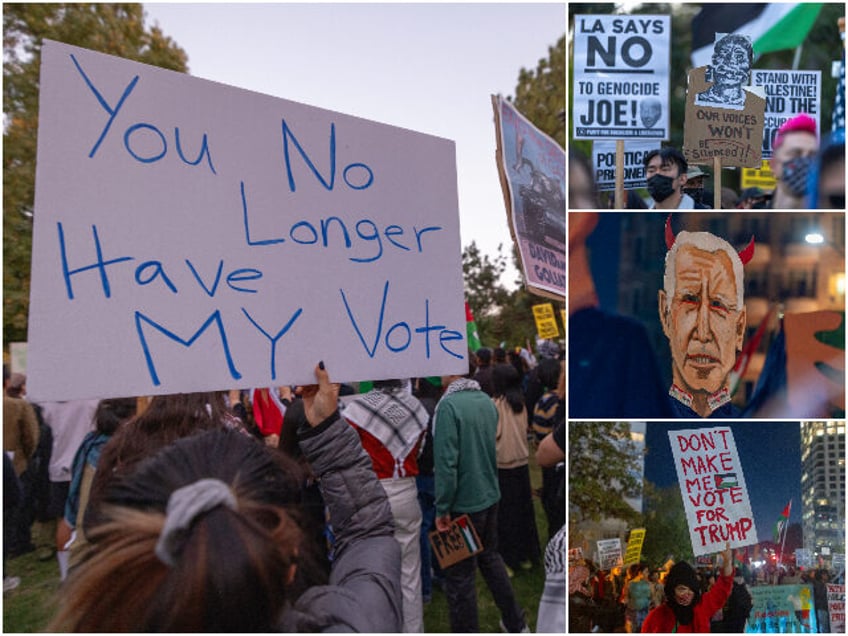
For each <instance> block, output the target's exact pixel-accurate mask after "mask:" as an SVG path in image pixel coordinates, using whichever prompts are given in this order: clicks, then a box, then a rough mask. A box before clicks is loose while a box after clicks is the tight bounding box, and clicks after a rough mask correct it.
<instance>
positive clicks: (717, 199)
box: [713, 156, 721, 210]
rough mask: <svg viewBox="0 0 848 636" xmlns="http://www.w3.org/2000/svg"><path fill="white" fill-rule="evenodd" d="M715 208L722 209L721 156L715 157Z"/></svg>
mask: <svg viewBox="0 0 848 636" xmlns="http://www.w3.org/2000/svg"><path fill="white" fill-rule="evenodd" d="M713 210H721V157H719V156H715V157H713Z"/></svg>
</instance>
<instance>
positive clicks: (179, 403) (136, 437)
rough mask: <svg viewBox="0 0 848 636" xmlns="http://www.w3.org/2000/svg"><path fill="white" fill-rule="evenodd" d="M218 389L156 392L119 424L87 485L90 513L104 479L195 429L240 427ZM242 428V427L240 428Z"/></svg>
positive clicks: (130, 467) (121, 471)
mask: <svg viewBox="0 0 848 636" xmlns="http://www.w3.org/2000/svg"><path fill="white" fill-rule="evenodd" d="M239 422H240V421H239V420H238V418H236V417H235V416H234V415H232V414H230V412H229V409H228V408H227V405H226V403H225V402H224V396H223V394H222V393H221V392H218V391H213V392H209V393H175V394H172V395H157V396H155V397H153V398H152V399H151V400H150V403H149V404H148V405H147V408H146V409H144V411H143V412H141V413H139V414H138V415H137V416H136V417H134V418H132V419H131V420H129V421H128V422H126V423H125V424H124V425H123V426H121V427H119V428H118V430H117V431H115V434H114V435H113V436H112V438H111V439H110V440H109V441H108V443H107V444H106V445H105V446H104V447H103V452H102V454H101V457H100V461H99V464H98V465H99V467H100V470H98V471H97V472H96V473H95V475H94V482H93V483H92V486H91V498H90V506H91V517H90V519H92V520H93V519H94V515H95V514H96V507H97V502H98V500H99V498H100V494H101V492H102V491H103V488H104V487H105V485H106V483H107V482H108V481H109V480H111V479H114V478H116V477H119V476H121V475H123V474H126V473H128V472H130V471H132V469H133V468H134V467H135V466H136V464H138V462H140V461H141V460H143V459H145V458H147V457H149V456H151V455H153V454H154V453H156V452H157V451H159V450H160V449H162V448H164V447H165V446H167V445H168V444H171V443H172V442H175V441H177V440H178V439H182V438H183V437H187V436H188V435H192V434H194V433H197V432H199V431H205V430H209V429H219V428H228V427H230V428H233V427H238V428H240V424H239ZM240 430H243V429H240Z"/></svg>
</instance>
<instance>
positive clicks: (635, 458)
mask: <svg viewBox="0 0 848 636" xmlns="http://www.w3.org/2000/svg"><path fill="white" fill-rule="evenodd" d="M640 461H641V457H640V455H639V452H638V451H637V450H636V445H635V444H634V443H633V441H631V439H630V424H629V423H628V422H571V423H569V425H568V510H569V514H570V519H571V524H572V525H573V526H575V527H576V526H577V525H578V524H580V523H581V522H584V521H600V520H602V519H604V518H613V519H621V520H623V521H627V522H629V523H633V524H635V523H638V522H639V521H640V515H639V513H638V512H636V511H635V510H634V509H633V508H632V507H630V505H629V504H628V503H627V502H626V501H625V497H632V496H636V495H638V494H639V493H640V492H641V489H642V484H641V480H640V479H639V477H638V475H639V474H640V473H641V471H640V470H638V468H639V462H640Z"/></svg>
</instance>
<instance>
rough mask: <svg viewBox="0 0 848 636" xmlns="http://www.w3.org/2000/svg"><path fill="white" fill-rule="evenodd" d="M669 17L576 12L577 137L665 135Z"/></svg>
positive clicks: (658, 137)
mask: <svg viewBox="0 0 848 636" xmlns="http://www.w3.org/2000/svg"><path fill="white" fill-rule="evenodd" d="M670 55H671V16H667V15H632V16H630V15H576V16H575V17H574V83H573V85H572V89H571V90H572V93H571V94H572V96H573V98H574V105H573V109H572V113H573V114H572V121H573V122H574V138H575V139H656V140H664V139H668V138H669V132H670V117H669V72H670V70H669V69H670V68H671V63H670V59H671V58H670Z"/></svg>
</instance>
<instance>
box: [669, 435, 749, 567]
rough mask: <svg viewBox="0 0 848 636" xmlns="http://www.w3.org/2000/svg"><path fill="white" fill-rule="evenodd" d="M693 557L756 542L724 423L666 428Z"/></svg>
mask: <svg viewBox="0 0 848 636" xmlns="http://www.w3.org/2000/svg"><path fill="white" fill-rule="evenodd" d="M668 438H669V442H670V443H671V450H672V454H673V455H674V466H675V469H676V470H677V480H678V482H679V484H680V491H681V494H682V495H683V506H684V508H685V509H686V520H687V522H688V524H689V537H690V539H691V540H692V550H693V553H694V555H695V556H698V555H701V554H710V553H712V552H721V551H722V550H724V549H725V547H726V545H727V542H728V541H729V542H730V547H732V548H737V547H742V546H746V545H751V544H753V543H756V542H757V530H756V528H755V526H754V516H753V514H752V513H751V503H750V501H749V500H748V489H747V488H746V486H745V475H744V474H743V473H742V463H741V462H740V461H739V454H738V453H737V452H736V443H735V442H734V441H733V432H732V431H731V430H730V429H729V428H728V427H716V428H699V429H687V430H680V431H669V432H668Z"/></svg>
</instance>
